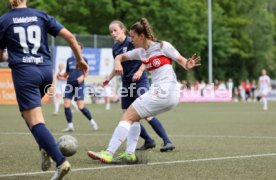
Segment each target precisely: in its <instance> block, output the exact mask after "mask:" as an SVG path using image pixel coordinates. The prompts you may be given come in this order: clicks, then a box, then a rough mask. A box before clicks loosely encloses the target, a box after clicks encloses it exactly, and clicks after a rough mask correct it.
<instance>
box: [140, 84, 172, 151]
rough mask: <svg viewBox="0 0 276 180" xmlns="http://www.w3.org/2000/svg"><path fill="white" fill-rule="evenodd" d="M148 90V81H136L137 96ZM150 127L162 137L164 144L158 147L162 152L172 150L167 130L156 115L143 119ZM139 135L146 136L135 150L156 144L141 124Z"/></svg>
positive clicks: (152, 146)
mask: <svg viewBox="0 0 276 180" xmlns="http://www.w3.org/2000/svg"><path fill="white" fill-rule="evenodd" d="M148 90H149V84H148V81H141V82H139V83H137V91H136V94H137V96H138V97H139V96H141V95H142V94H144V93H145V92H146V91H148ZM145 120H146V121H147V122H148V123H149V124H150V125H151V127H152V129H153V130H154V131H155V132H156V134H157V135H158V136H159V137H160V138H162V140H163V142H164V145H163V147H162V148H161V149H160V150H161V151H162V152H164V151H168V150H173V149H174V148H175V147H174V146H173V144H172V142H171V140H170V139H169V137H168V135H167V132H166V130H165V128H164V126H163V125H162V123H161V122H160V121H159V120H158V119H157V118H156V117H148V118H146V119H145ZM140 136H141V137H147V138H145V143H144V144H143V145H142V146H141V147H139V148H137V150H147V149H150V148H154V147H155V146H156V144H155V142H154V140H153V139H152V138H151V139H150V138H148V137H150V136H149V134H148V132H147V131H146V129H145V128H144V127H143V126H142V124H141V135H140Z"/></svg>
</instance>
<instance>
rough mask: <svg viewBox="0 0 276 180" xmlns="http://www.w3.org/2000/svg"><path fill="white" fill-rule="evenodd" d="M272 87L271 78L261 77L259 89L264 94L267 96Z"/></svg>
mask: <svg viewBox="0 0 276 180" xmlns="http://www.w3.org/2000/svg"><path fill="white" fill-rule="evenodd" d="M269 87H270V78H269V76H267V75H263V76H260V78H259V88H260V92H261V93H262V94H267V93H268V91H269Z"/></svg>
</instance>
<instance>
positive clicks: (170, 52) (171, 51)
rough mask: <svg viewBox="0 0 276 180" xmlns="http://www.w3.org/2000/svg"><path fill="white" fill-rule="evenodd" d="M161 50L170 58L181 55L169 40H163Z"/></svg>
mask: <svg viewBox="0 0 276 180" xmlns="http://www.w3.org/2000/svg"><path fill="white" fill-rule="evenodd" d="M162 51H163V53H164V54H165V56H167V57H169V58H171V59H172V60H174V61H175V60H176V59H177V57H179V56H181V55H180V53H179V52H178V51H177V50H176V49H175V47H173V45H171V44H170V43H169V42H166V41H164V42H163V47H162Z"/></svg>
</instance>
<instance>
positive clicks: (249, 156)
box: [0, 153, 276, 178]
mask: <svg viewBox="0 0 276 180" xmlns="http://www.w3.org/2000/svg"><path fill="white" fill-rule="evenodd" d="M270 156H276V153H269V154H253V155H243V156H226V157H214V158H203V159H190V160H179V161H164V162H152V163H147V164H136V165H111V166H101V167H93V168H77V169H72V171H73V172H77V171H95V170H103V169H118V168H130V167H137V166H146V165H149V166H156V165H167V164H179V163H193V162H206V161H221V160H231V159H249V158H259V157H270ZM50 173H54V171H47V172H27V173H14V174H0V178H5V177H15V176H33V175H40V174H50Z"/></svg>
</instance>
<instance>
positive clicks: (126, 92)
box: [121, 79, 149, 109]
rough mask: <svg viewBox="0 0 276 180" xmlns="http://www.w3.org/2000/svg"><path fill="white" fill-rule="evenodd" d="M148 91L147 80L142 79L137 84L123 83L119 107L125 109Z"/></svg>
mask: <svg viewBox="0 0 276 180" xmlns="http://www.w3.org/2000/svg"><path fill="white" fill-rule="evenodd" d="M148 90H149V80H148V79H142V80H139V81H138V82H130V81H123V86H122V90H121V102H122V103H121V107H122V109H127V108H128V107H129V106H130V105H131V104H132V103H133V102H134V101H135V99H136V98H138V97H139V96H141V95H142V94H144V93H145V92H147V91H148Z"/></svg>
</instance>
